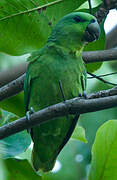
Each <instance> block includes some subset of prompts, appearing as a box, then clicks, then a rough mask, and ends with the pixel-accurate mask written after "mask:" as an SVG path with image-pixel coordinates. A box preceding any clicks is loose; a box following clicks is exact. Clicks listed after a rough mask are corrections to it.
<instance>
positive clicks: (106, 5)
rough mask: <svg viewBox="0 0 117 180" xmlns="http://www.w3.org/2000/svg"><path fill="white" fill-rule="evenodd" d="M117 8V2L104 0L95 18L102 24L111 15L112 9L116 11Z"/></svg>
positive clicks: (115, 0)
mask: <svg viewBox="0 0 117 180" xmlns="http://www.w3.org/2000/svg"><path fill="white" fill-rule="evenodd" d="M116 7H117V0H103V1H102V4H101V6H100V7H99V9H98V11H97V12H96V13H95V17H96V18H97V20H98V22H99V23H101V22H102V21H103V20H104V19H105V18H106V16H107V14H108V13H109V10H110V9H115V8H116Z"/></svg>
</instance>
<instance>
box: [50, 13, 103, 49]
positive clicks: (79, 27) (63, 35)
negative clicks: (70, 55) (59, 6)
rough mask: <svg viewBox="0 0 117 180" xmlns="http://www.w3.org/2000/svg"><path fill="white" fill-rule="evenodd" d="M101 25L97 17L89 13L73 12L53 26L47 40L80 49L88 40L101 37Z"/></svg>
mask: <svg viewBox="0 0 117 180" xmlns="http://www.w3.org/2000/svg"><path fill="white" fill-rule="evenodd" d="M99 35H100V27H99V24H98V22H97V20H96V18H95V17H94V16H92V15H90V14H88V13H84V12H73V13H70V14H68V15H66V16H64V17H63V18H62V19H61V20H60V21H59V22H58V23H57V24H56V25H55V27H54V28H53V31H52V33H51V35H50V37H49V39H48V41H47V42H50V41H51V42H54V43H56V44H57V45H60V46H63V47H66V48H69V49H72V50H79V49H81V48H82V47H83V45H85V44H87V43H88V42H92V41H95V40H97V39H98V38H99Z"/></svg>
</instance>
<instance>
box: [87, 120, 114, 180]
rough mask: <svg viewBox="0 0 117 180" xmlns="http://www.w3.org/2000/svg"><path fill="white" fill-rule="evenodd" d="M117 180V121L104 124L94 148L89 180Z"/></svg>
mask: <svg viewBox="0 0 117 180" xmlns="http://www.w3.org/2000/svg"><path fill="white" fill-rule="evenodd" d="M94 179H95V180H110V179H112V180H116V179H117V120H110V121H108V122H106V123H104V124H103V125H102V126H101V127H100V128H99V129H98V131H97V134H96V138H95V142H94V144H93V148H92V163H91V169H90V173H89V180H94Z"/></svg>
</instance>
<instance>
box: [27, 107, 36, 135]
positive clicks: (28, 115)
mask: <svg viewBox="0 0 117 180" xmlns="http://www.w3.org/2000/svg"><path fill="white" fill-rule="evenodd" d="M33 113H34V109H33V107H30V110H29V111H27V112H26V119H27V121H28V122H30V115H31V114H33ZM27 132H28V133H30V132H31V129H30V128H28V129H27Z"/></svg>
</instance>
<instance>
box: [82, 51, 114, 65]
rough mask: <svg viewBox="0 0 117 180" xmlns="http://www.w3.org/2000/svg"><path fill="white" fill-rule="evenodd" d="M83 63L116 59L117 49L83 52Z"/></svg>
mask: <svg viewBox="0 0 117 180" xmlns="http://www.w3.org/2000/svg"><path fill="white" fill-rule="evenodd" d="M83 59H84V61H85V63H87V64H88V63H94V62H103V61H112V60H117V49H109V50H103V51H87V52H83Z"/></svg>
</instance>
